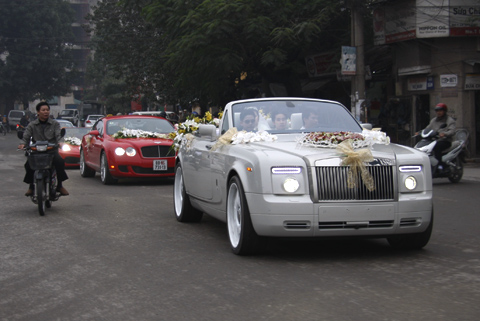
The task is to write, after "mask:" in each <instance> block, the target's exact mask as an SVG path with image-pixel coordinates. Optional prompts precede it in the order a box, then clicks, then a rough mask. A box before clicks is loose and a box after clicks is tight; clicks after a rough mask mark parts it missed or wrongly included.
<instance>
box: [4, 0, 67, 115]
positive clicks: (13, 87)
mask: <svg viewBox="0 0 480 321" xmlns="http://www.w3.org/2000/svg"><path fill="white" fill-rule="evenodd" d="M0 17H1V19H0V56H1V59H0V92H2V95H3V96H4V97H3V99H4V100H5V102H6V110H7V111H8V110H10V109H12V108H13V105H14V102H15V101H22V102H24V104H25V103H28V101H31V100H33V99H35V98H43V99H49V98H52V97H53V96H57V95H64V94H66V93H67V92H69V91H70V85H71V82H70V79H71V77H73V73H72V72H73V70H74V64H73V60H72V55H71V50H69V45H68V44H69V43H72V39H73V33H72V30H71V25H72V22H73V12H72V11H71V8H70V4H69V3H68V2H66V1H63V0H42V1H38V0H18V1H9V0H0Z"/></svg>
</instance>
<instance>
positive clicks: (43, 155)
mask: <svg viewBox="0 0 480 321" xmlns="http://www.w3.org/2000/svg"><path fill="white" fill-rule="evenodd" d="M61 134H62V137H63V136H65V129H64V128H62V132H61ZM17 136H18V138H20V139H22V138H23V131H18V132H17ZM57 147H58V145H57V144H52V143H49V142H48V141H37V142H35V143H30V145H29V146H28V147H26V148H25V155H26V156H27V157H28V164H29V165H30V168H31V169H32V170H34V171H35V173H34V176H33V177H34V191H33V194H32V196H30V198H31V200H32V202H33V203H35V204H37V205H38V213H39V214H40V215H41V216H44V215H45V211H46V209H47V208H50V207H51V206H52V202H55V201H58V199H59V198H60V196H61V194H60V193H59V192H57V171H56V170H55V166H53V164H52V163H53V158H54V157H55V149H56V148H57Z"/></svg>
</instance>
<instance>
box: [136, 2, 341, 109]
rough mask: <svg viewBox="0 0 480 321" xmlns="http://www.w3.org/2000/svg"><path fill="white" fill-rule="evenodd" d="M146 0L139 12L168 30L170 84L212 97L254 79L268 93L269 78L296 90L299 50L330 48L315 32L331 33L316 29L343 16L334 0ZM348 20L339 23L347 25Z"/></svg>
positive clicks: (218, 98) (231, 94)
mask: <svg viewBox="0 0 480 321" xmlns="http://www.w3.org/2000/svg"><path fill="white" fill-rule="evenodd" d="M151 2H152V3H151V4H150V5H148V6H146V8H145V12H146V14H147V18H148V20H149V21H150V22H151V23H153V24H154V25H155V26H157V27H159V28H162V29H163V30H164V31H165V34H166V35H167V37H168V43H169V45H168V48H167V50H166V52H165V55H166V58H167V60H166V62H165V67H167V68H169V70H171V71H172V72H173V73H174V75H175V80H176V83H175V84H176V85H177V86H179V87H181V88H198V89H199V90H200V91H201V92H203V93H205V94H206V95H208V97H209V98H210V99H211V100H213V101H214V102H217V103H220V102H223V101H225V100H230V99H231V98H236V97H239V96H240V97H242V96H245V95H246V91H247V90H248V89H249V88H248V85H249V84H252V82H259V83H263V84H264V86H263V88H262V91H263V92H264V93H266V94H267V95H272V93H271V92H270V90H269V86H268V84H269V83H271V82H280V83H283V84H284V85H285V87H286V89H287V92H288V95H301V87H300V79H299V76H300V75H301V73H302V72H303V73H304V74H306V69H305V65H304V57H305V55H306V54H307V53H309V52H318V51H319V50H320V51H325V50H329V47H328V45H330V44H331V42H332V40H328V41H325V42H323V41H322V39H321V38H322V36H323V37H324V38H325V39H329V38H330V37H331V35H330V34H322V32H324V30H325V29H326V28H328V27H329V26H330V24H331V23H332V22H333V21H337V20H336V19H337V18H338V17H339V16H343V17H344V18H345V17H347V14H346V13H342V11H341V10H340V9H341V5H342V2H341V1H336V0H297V1H291V0H278V1H273V0H204V1H201V0H197V1H188V2H186V1H181V0H152V1H151ZM347 18H348V17H347ZM346 21H347V23H346V24H343V26H342V27H343V28H346V29H347V30H348V26H349V24H348V20H346ZM337 28H338V27H337ZM342 32H343V31H342ZM347 39H348V38H347ZM242 79H243V80H242ZM243 83H245V84H246V85H245V86H244V88H242V84H243ZM241 89H243V90H241Z"/></svg>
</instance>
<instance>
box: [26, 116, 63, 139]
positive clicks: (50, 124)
mask: <svg viewBox="0 0 480 321" xmlns="http://www.w3.org/2000/svg"><path fill="white" fill-rule="evenodd" d="M60 131H61V128H60V124H59V123H58V122H57V121H56V120H55V119H50V118H49V119H47V122H46V123H45V124H41V123H40V120H38V119H36V120H34V121H32V122H31V123H30V124H28V126H27V128H26V129H25V132H24V133H23V139H22V141H23V144H25V145H27V146H28V145H29V144H30V138H32V140H33V141H34V142H36V141H45V140H46V141H48V142H49V143H53V144H58V143H59V142H60V140H61V139H62V135H61V133H60Z"/></svg>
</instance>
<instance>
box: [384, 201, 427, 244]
mask: <svg viewBox="0 0 480 321" xmlns="http://www.w3.org/2000/svg"><path fill="white" fill-rule="evenodd" d="M432 229H433V210H432V218H431V220H430V224H429V225H428V227H427V229H426V230H425V232H422V233H412V234H402V235H393V236H390V237H389V238H387V240H388V243H389V244H390V245H391V246H392V247H394V248H396V249H401V250H419V249H421V248H423V247H424V246H425V245H427V244H428V241H429V240H430V236H431V235H432Z"/></svg>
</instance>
